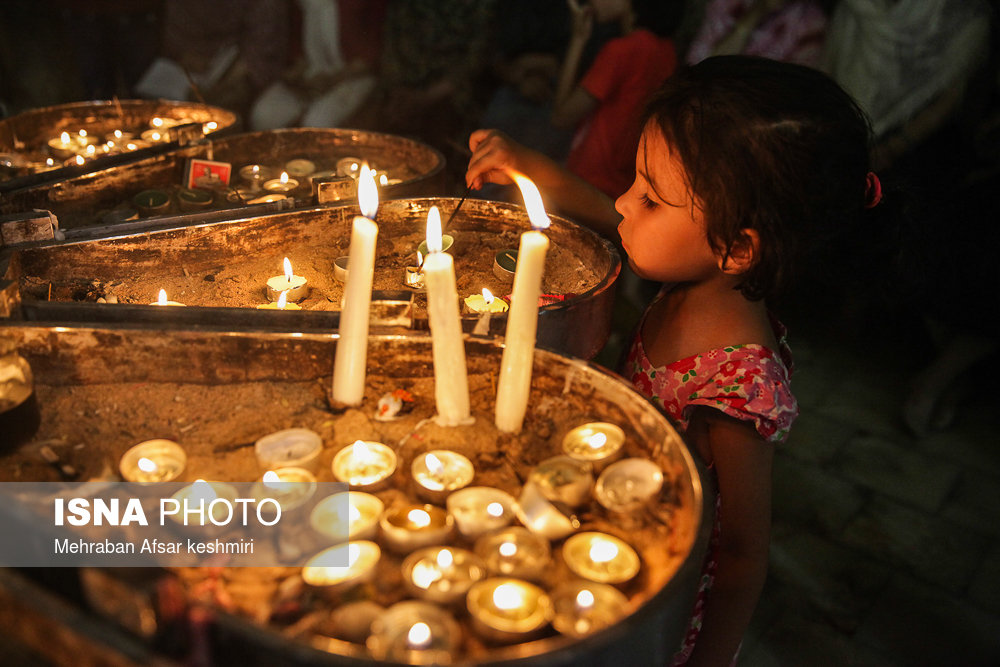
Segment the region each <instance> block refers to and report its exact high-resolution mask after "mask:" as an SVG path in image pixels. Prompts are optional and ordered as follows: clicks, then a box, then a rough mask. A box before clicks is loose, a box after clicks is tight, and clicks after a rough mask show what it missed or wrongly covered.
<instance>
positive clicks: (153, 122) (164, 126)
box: [149, 116, 184, 130]
mask: <svg viewBox="0 0 1000 667" xmlns="http://www.w3.org/2000/svg"><path fill="white" fill-rule="evenodd" d="M183 122H184V121H183V120H178V119H176V118H161V117H160V116H153V117H152V118H150V119H149V126H150V127H151V128H153V129H156V130H168V129H170V128H171V127H176V126H177V125H180V124H181V123H183Z"/></svg>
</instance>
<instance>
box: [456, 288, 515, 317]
mask: <svg viewBox="0 0 1000 667" xmlns="http://www.w3.org/2000/svg"><path fill="white" fill-rule="evenodd" d="M465 307H466V308H468V309H469V310H470V311H472V312H473V313H506V312H507V309H508V308H509V306H508V305H507V302H506V301H504V300H503V299H498V298H496V297H495V296H493V293H492V292H490V291H489V290H488V289H486V288H485V287H484V288H483V293H482V294H472V295H469V296H467V297H465Z"/></svg>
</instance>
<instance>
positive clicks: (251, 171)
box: [239, 164, 272, 192]
mask: <svg viewBox="0 0 1000 667" xmlns="http://www.w3.org/2000/svg"><path fill="white" fill-rule="evenodd" d="M239 174H240V178H242V179H243V180H244V181H246V182H247V183H249V184H250V191H251V192H256V191H257V190H260V188H261V183H263V182H264V181H266V180H268V179H270V178H271V174H272V172H271V170H270V169H268V168H267V167H264V166H262V165H259V164H245V165H243V166H242V167H240V170H239Z"/></svg>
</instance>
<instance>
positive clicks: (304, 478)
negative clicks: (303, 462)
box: [251, 468, 316, 514]
mask: <svg viewBox="0 0 1000 667" xmlns="http://www.w3.org/2000/svg"><path fill="white" fill-rule="evenodd" d="M251 492H252V494H253V497H254V498H255V499H256V500H257V501H260V500H263V499H264V498H271V499H273V500H274V501H275V502H277V503H278V505H279V506H280V507H281V512H282V514H284V513H285V512H290V511H292V510H294V509H295V508H297V507H301V506H302V505H303V504H305V503H306V502H307V501H308V500H309V499H310V498H312V497H313V495H315V493H316V476H315V475H313V474H312V473H311V472H309V471H308V470H306V469H305V468H278V469H277V470H268V471H267V472H265V473H264V476H263V477H262V478H261V479H259V480H258V481H257V482H256V483H254V485H253V489H252V491H251Z"/></svg>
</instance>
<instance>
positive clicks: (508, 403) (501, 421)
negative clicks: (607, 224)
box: [495, 172, 550, 433]
mask: <svg viewBox="0 0 1000 667" xmlns="http://www.w3.org/2000/svg"><path fill="white" fill-rule="evenodd" d="M510 176H511V178H512V179H513V180H514V182H515V183H517V186H518V188H520V190H521V194H522V196H523V197H524V205H525V208H527V210H528V217H529V219H530V220H531V227H532V229H531V230H530V231H527V232H524V233H523V234H521V243H520V246H518V251H517V257H518V259H517V272H516V273H515V275H514V286H513V291H512V293H511V298H510V312H509V313H508V315H507V330H506V334H505V336H504V349H503V355H502V357H501V359H500V375H499V377H498V378H497V400H496V410H495V422H496V426H497V428H498V429H500V430H501V431H506V432H508V433H517V432H518V431H520V430H521V424H522V423H523V422H524V414H525V412H526V411H527V409H528V396H529V394H530V393H531V369H532V364H533V363H534V358H535V335H536V333H537V331H538V297H539V296H540V295H541V293H542V274H543V272H544V271H545V255H546V253H547V252H548V248H549V240H548V238H546V236H545V234H543V233H542V230H543V229H546V228H548V226H549V224H550V221H549V216H548V215H546V213H545V208H544V206H543V205H542V197H541V194H540V193H539V192H538V188H537V187H535V184H534V183H532V182H531V179H529V178H528V177H526V176H524V175H523V174H519V173H516V172H510Z"/></svg>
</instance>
